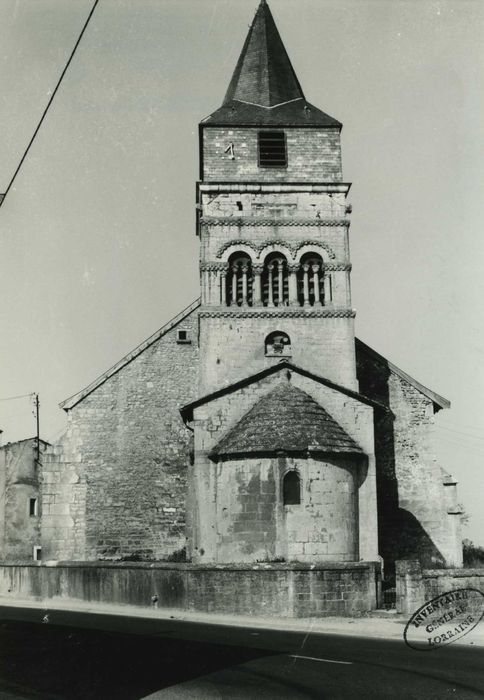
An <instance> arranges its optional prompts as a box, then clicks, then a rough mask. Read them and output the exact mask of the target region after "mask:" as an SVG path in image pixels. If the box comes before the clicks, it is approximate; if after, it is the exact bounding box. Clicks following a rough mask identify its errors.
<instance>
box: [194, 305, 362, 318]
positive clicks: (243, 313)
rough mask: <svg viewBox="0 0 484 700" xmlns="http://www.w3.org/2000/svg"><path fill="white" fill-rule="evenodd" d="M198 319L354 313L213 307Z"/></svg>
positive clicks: (345, 312) (350, 312) (347, 312)
mask: <svg viewBox="0 0 484 700" xmlns="http://www.w3.org/2000/svg"><path fill="white" fill-rule="evenodd" d="M199 316H200V318H254V316H256V317H258V318H354V317H355V316H356V311H355V310H354V309H341V308H333V309H331V308H324V307H323V308H316V309H315V308H314V307H302V306H300V307H295V308H290V307H281V308H277V307H273V308H272V307H271V308H269V307H267V306H264V307H253V306H245V307H237V308H225V307H223V308H220V307H213V309H208V308H207V307H205V309H203V310H202V311H200V312H199Z"/></svg>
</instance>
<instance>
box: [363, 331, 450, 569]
mask: <svg viewBox="0 0 484 700" xmlns="http://www.w3.org/2000/svg"><path fill="white" fill-rule="evenodd" d="M356 347H357V376H358V379H359V383H360V391H361V392H362V393H363V394H366V395H368V396H372V397H374V398H375V399H376V400H378V401H381V402H382V403H385V404H386V405H387V406H389V408H390V409H391V413H387V414H384V413H379V414H378V415H376V418H375V450H376V464H377V485H378V515H379V546H380V553H381V555H382V556H383V557H384V559H385V564H386V566H387V567H388V569H389V573H391V571H392V568H393V562H394V561H395V560H396V559H419V560H420V561H421V562H422V563H423V565H425V566H435V565H444V564H446V565H450V566H452V565H454V566H461V565H462V544H461V542H460V541H459V537H458V533H457V530H456V527H455V518H456V517H458V516H457V515H453V514H449V513H448V510H449V504H448V494H447V493H446V487H445V486H444V484H443V481H444V475H443V472H442V469H441V468H440V466H439V465H438V464H437V462H436V459H435V445H434V427H433V425H434V418H433V415H434V410H433V403H432V401H431V399H429V398H428V397H427V396H425V395H424V394H422V393H421V392H420V391H419V390H418V389H417V388H416V387H415V386H413V385H412V384H411V383H410V382H408V381H407V380H405V379H404V378H402V377H401V376H399V375H398V374H396V373H395V372H394V371H392V370H391V369H390V367H389V366H388V364H387V362H386V361H385V360H384V358H381V357H377V356H374V355H373V354H371V353H368V352H366V351H365V349H364V348H363V347H362V346H361V345H359V344H357V346H356Z"/></svg>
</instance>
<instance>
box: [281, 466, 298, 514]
mask: <svg viewBox="0 0 484 700" xmlns="http://www.w3.org/2000/svg"><path fill="white" fill-rule="evenodd" d="M282 501H283V503H284V505H285V506H297V505H299V504H300V503H301V480H300V478H299V474H298V473H297V472H296V471H292V472H287V474H286V475H285V476H284V479H283V481H282Z"/></svg>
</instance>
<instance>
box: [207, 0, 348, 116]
mask: <svg viewBox="0 0 484 700" xmlns="http://www.w3.org/2000/svg"><path fill="white" fill-rule="evenodd" d="M202 124H203V125H205V124H206V125H207V126H208V125H210V126H232V125H233V126H236V125H238V126H332V127H336V128H338V129H340V128H341V124H340V122H338V121H337V120H336V119H333V118H332V117H330V116H329V115H328V114H325V113H324V112H322V111H321V110H320V109H317V108H316V107H313V105H311V104H309V103H308V102H306V99H305V97H304V93H303V91H302V88H301V85H300V84H299V80H298V79H297V76H296V73H295V72H294V68H293V67H292V64H291V61H290V60H289V56H288V55H287V52H286V49H285V47H284V44H283V43H282V39H281V36H280V34H279V32H278V30H277V27H276V24H275V22H274V18H273V17H272V13H271V11H270V9H269V5H268V4H267V2H266V0H261V1H260V4H259V7H258V8H257V12H256V13H255V17H254V19H253V21H252V24H251V27H250V29H249V33H248V35H247V38H246V40H245V43H244V46H243V48H242V53H241V54H240V58H239V60H238V61H237V65H236V67H235V71H234V74H233V76H232V79H231V81H230V84H229V88H228V90H227V93H226V95H225V99H224V102H223V105H222V107H220V108H219V109H217V110H216V111H215V112H213V113H212V114H211V115H209V116H208V117H206V118H205V119H203V120H202Z"/></svg>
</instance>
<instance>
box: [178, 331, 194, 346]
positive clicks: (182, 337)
mask: <svg viewBox="0 0 484 700" xmlns="http://www.w3.org/2000/svg"><path fill="white" fill-rule="evenodd" d="M176 342H177V343H191V342H192V341H191V340H190V335H189V333H188V331H186V330H183V329H180V330H179V331H177V332H176Z"/></svg>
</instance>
